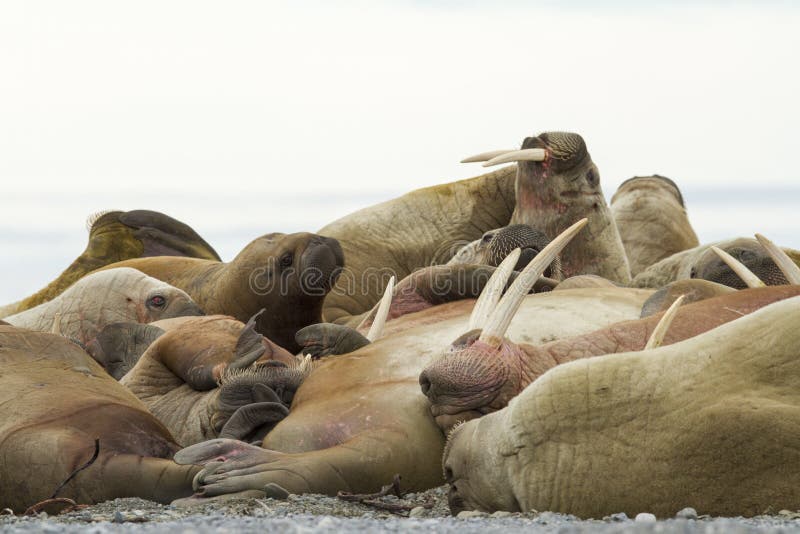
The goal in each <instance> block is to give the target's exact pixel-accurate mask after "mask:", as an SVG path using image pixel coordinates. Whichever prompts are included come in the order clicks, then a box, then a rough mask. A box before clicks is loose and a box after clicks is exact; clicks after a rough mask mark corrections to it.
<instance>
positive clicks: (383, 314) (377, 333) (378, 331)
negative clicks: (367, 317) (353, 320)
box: [365, 276, 394, 342]
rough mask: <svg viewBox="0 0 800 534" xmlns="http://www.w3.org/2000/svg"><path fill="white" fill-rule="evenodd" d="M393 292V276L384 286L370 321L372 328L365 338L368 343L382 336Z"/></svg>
mask: <svg viewBox="0 0 800 534" xmlns="http://www.w3.org/2000/svg"><path fill="white" fill-rule="evenodd" d="M393 292H394V276H392V277H391V278H390V279H389V283H388V284H386V289H385V290H384V292H383V298H381V303H380V305H379V306H378V311H376V312H375V319H373V321H372V326H370V328H369V332H367V335H366V336H365V337H366V338H367V339H369V341H370V342H373V341H375V340H376V339H378V338H379V337H381V335H382V334H383V328H384V327H385V326H386V318H387V317H388V316H389V308H391V307H392V293H393Z"/></svg>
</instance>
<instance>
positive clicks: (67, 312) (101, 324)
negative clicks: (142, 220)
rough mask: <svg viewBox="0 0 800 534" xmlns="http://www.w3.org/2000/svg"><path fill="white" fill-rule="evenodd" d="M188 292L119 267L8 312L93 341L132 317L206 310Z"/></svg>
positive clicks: (147, 319) (28, 323)
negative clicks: (16, 311)
mask: <svg viewBox="0 0 800 534" xmlns="http://www.w3.org/2000/svg"><path fill="white" fill-rule="evenodd" d="M202 314H203V312H202V311H201V310H200V308H199V307H198V306H197V304H195V303H194V302H193V301H192V299H191V298H189V295H187V294H186V293H185V292H184V291H182V290H180V289H178V288H175V287H172V286H171V285H169V284H166V283H164V282H162V281H161V280H156V279H155V278H152V277H150V276H147V275H145V274H143V273H141V272H139V271H137V270H136V269H131V268H129V267H120V268H117V269H109V270H107V271H98V272H94V273H91V274H89V275H87V276H85V277H83V278H81V279H80V280H78V281H77V282H75V284H73V285H72V286H70V287H69V288H68V289H67V290H66V291H64V292H63V293H61V294H60V295H58V296H57V297H55V298H54V299H53V300H50V301H48V302H44V303H42V304H39V305H38V306H35V307H33V308H30V309H29V310H26V311H24V312H20V313H17V314H15V315H11V316H10V317H5V320H6V322H8V323H9V324H12V325H14V326H19V327H22V328H28V329H30V330H37V331H39V332H50V331H51V330H52V329H53V328H54V323H55V330H56V332H55V333H59V334H61V335H64V336H67V337H70V338H72V339H75V340H78V341H80V342H81V343H83V344H86V343H88V342H90V341H91V340H92V339H94V338H95V336H97V334H98V333H99V332H100V331H101V330H103V328H105V327H106V326H107V325H109V324H112V323H116V322H120V321H131V322H135V323H151V322H153V321H157V320H159V319H168V318H171V317H181V316H187V315H189V316H191V315H202Z"/></svg>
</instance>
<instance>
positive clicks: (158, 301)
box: [147, 295, 167, 308]
mask: <svg viewBox="0 0 800 534" xmlns="http://www.w3.org/2000/svg"><path fill="white" fill-rule="evenodd" d="M166 303H167V299H165V298H164V297H162V296H161V295H154V296H152V297H150V298H149V299H148V300H147V305H148V306H149V307H151V308H163V307H164V305H165V304H166Z"/></svg>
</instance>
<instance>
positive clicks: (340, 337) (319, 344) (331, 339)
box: [295, 323, 369, 360]
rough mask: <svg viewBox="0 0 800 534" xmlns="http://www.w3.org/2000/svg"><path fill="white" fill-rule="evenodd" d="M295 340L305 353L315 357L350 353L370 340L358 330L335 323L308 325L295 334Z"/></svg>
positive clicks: (367, 343)
mask: <svg viewBox="0 0 800 534" xmlns="http://www.w3.org/2000/svg"><path fill="white" fill-rule="evenodd" d="M295 341H297V344H298V345H300V346H301V347H302V349H301V351H302V353H303V354H310V355H311V357H312V358H313V359H315V360H316V359H319V358H322V357H323V356H329V355H335V354H348V353H350V352H353V351H355V350H358V349H360V348H361V347H363V346H365V345H369V340H368V339H367V338H366V337H364V336H363V335H362V334H361V333H360V332H358V330H355V329H353V328H350V327H349V326H344V325H338V324H333V323H318V324H312V325H311V326H306V327H305V328H301V329H300V330H298V332H297V334H295Z"/></svg>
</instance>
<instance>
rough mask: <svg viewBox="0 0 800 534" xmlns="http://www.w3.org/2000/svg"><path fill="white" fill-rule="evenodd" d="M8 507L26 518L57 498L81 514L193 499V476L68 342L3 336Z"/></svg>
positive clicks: (140, 409) (0, 397) (1, 445)
mask: <svg viewBox="0 0 800 534" xmlns="http://www.w3.org/2000/svg"><path fill="white" fill-rule="evenodd" d="M0 369H2V370H1V371H0V405H2V406H3V408H4V411H5V415H4V417H2V418H0V506H2V507H4V508H5V507H8V508H11V509H12V510H14V511H15V512H17V513H21V512H22V511H24V510H25V509H26V508H27V507H28V506H31V505H32V504H35V503H37V502H39V501H42V500H44V499H47V498H48V497H50V495H51V494H52V493H53V492H54V491H55V490H56V488H57V487H58V486H59V484H61V483H62V482H63V481H64V480H66V478H67V477H68V476H69V475H70V474H71V473H72V471H73V470H75V469H77V468H78V467H80V466H82V465H83V464H85V463H86V462H87V461H88V460H89V459H90V458H91V457H92V454H93V452H94V440H95V439H99V440H100V449H99V451H100V452H99V456H98V458H97V460H96V461H95V462H94V463H93V464H92V465H91V466H89V467H88V468H87V469H85V470H83V471H81V472H80V473H79V474H78V475H77V476H76V477H75V478H74V479H73V480H72V481H70V482H69V483H68V484H66V485H65V486H64V487H63V489H62V490H61V491H60V492H59V497H67V498H70V499H73V500H75V501H76V502H78V503H81V504H84V503H85V504H93V503H97V502H102V501H106V500H109V499H115V498H118V497H141V498H143V499H149V500H155V501H158V502H161V503H168V502H170V501H171V500H173V499H176V498H179V497H182V496H187V495H190V494H191V492H192V478H193V477H194V475H195V473H196V472H197V468H196V467H194V466H179V465H177V464H175V463H174V462H172V461H171V460H170V458H171V457H172V454H173V453H174V452H175V451H176V450H177V449H178V445H177V444H176V443H175V441H174V440H173V439H172V436H170V434H169V432H168V431H167V430H166V428H164V426H163V425H161V423H159V422H158V421H157V420H156V419H155V418H154V417H153V416H152V415H151V414H150V413H149V412H148V411H147V408H146V407H145V406H144V405H143V404H142V403H141V402H140V401H139V400H138V399H137V398H136V397H135V396H134V395H133V394H132V393H131V392H130V391H128V390H127V389H125V388H124V387H123V386H121V385H119V384H118V383H117V382H116V381H115V380H114V379H113V378H111V377H110V376H108V375H107V374H106V373H105V371H104V370H103V369H102V368H101V367H100V366H99V365H98V364H97V363H96V362H95V361H94V360H92V358H91V357H90V356H89V355H88V354H86V353H85V352H84V351H83V350H82V349H81V348H80V347H78V345H76V344H75V343H72V342H71V341H69V340H67V339H66V338H64V337H61V336H57V335H53V334H46V333H39V332H32V331H29V330H24V329H20V328H16V327H12V326H0Z"/></svg>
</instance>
